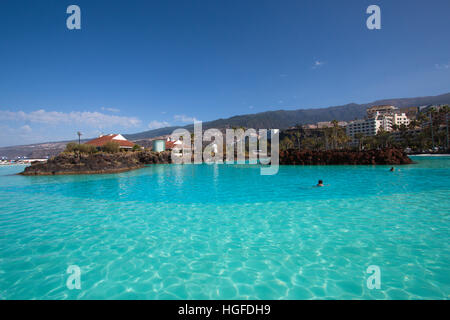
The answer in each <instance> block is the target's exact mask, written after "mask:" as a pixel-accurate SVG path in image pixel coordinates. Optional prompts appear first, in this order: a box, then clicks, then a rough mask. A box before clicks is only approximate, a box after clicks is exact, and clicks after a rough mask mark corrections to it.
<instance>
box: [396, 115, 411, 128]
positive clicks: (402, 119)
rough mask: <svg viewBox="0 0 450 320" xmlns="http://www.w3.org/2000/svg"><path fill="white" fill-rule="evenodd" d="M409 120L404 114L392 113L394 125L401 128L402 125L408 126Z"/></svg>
mask: <svg viewBox="0 0 450 320" xmlns="http://www.w3.org/2000/svg"><path fill="white" fill-rule="evenodd" d="M409 122H410V121H409V119H408V117H407V116H406V114H404V113H394V124H396V125H398V126H401V125H402V124H403V125H405V126H407V125H409Z"/></svg>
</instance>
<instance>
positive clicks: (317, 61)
mask: <svg viewBox="0 0 450 320" xmlns="http://www.w3.org/2000/svg"><path fill="white" fill-rule="evenodd" d="M324 64H325V62H323V61H319V60H316V61H315V62H314V65H313V67H312V68H313V69H317V68H320V67H322V66H323V65H324Z"/></svg>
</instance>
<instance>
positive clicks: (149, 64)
mask: <svg viewBox="0 0 450 320" xmlns="http://www.w3.org/2000/svg"><path fill="white" fill-rule="evenodd" d="M71 4H76V5H78V6H79V7H80V8H81V30H68V29H67V28H66V19H67V17H68V16H69V15H68V14H66V8H67V7H68V6H69V5H71ZM371 4H377V5H379V6H380V7H381V14H382V29H381V30H368V29H367V27H366V19H367V17H368V15H367V14H366V8H367V7H368V6H369V5H371ZM449 31H450V1H448V0H431V1H411V0H409V1H407V0H396V1H392V0H390V1H379V0H376V1H373V0H371V1H365V0H345V1H334V0H333V1H331V0H330V1H325V0H322V1H320V0H316V1H312V0H311V1H306V0H292V1H285V0H277V1H275V0H274V1H265V0H258V1H256V0H221V1H219V0H179V1H173V0H164V1H163V0H154V1H130V0H129V1H99V0H89V1H84V0H74V1H70V2H69V1H63V0H52V1H48V0H40V1H31V0H30V1H22V0H2V1H1V2H0V146H6V145H16V144H26V143H34V142H44V141H55V140H63V139H72V138H75V137H76V134H75V133H76V131H77V130H81V131H82V132H83V133H84V134H85V136H86V137H93V136H95V135H97V134H99V133H101V132H105V133H107V132H122V133H134V132H139V131H143V130H148V129H152V128H157V127H160V126H163V125H164V126H165V125H184V124H187V123H189V122H192V120H193V119H194V118H195V119H198V120H203V121H207V120H213V119H217V118H224V117H229V116H233V115H237V114H247V113H256V112H262V111H267V110H277V109H299V108H317V107H326V106H330V105H340V104H345V103H349V102H356V103H364V102H370V101H373V100H377V99H382V98H392V97H414V96H423V95H437V94H441V93H444V92H448V91H450V67H449V65H450V41H449V40H450V36H449Z"/></svg>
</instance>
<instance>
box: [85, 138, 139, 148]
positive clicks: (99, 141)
mask: <svg viewBox="0 0 450 320" xmlns="http://www.w3.org/2000/svg"><path fill="white" fill-rule="evenodd" d="M108 142H115V143H118V144H119V146H120V148H121V149H131V148H133V146H134V143H133V142H131V141H128V140H127V139H125V137H124V136H122V135H121V134H108V135H104V136H103V135H102V136H100V137H98V138H96V139H93V140H91V141H88V142H86V144H90V145H92V146H96V147H97V148H100V147H103V146H104V145H105V144H107V143H108Z"/></svg>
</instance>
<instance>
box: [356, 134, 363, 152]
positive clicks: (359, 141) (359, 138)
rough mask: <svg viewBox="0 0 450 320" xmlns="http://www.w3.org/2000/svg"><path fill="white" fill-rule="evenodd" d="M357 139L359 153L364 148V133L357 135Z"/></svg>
mask: <svg viewBox="0 0 450 320" xmlns="http://www.w3.org/2000/svg"><path fill="white" fill-rule="evenodd" d="M355 139H357V140H358V149H359V151H361V150H362V146H363V139H364V133H362V132H358V133H356V134H355Z"/></svg>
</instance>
